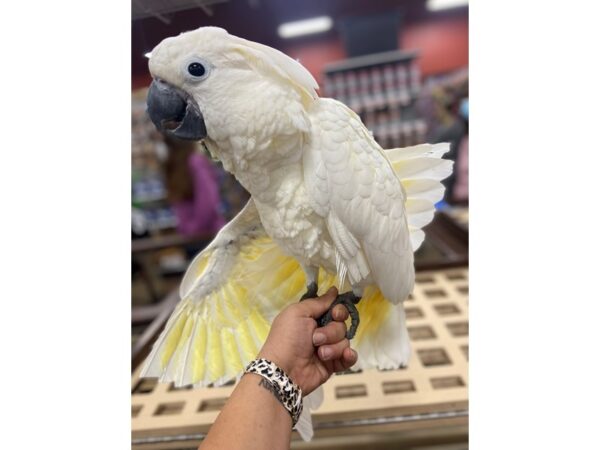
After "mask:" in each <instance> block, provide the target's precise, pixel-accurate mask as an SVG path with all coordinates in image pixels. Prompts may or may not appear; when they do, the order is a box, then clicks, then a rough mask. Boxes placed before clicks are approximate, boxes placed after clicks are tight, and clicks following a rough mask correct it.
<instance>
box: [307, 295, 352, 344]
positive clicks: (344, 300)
mask: <svg viewBox="0 0 600 450" xmlns="http://www.w3.org/2000/svg"><path fill="white" fill-rule="evenodd" d="M359 301H360V297H357V296H356V295H354V292H352V291H350V292H345V293H343V294H340V295H338V296H337V297H336V299H335V300H334V302H333V303H332V304H331V306H330V307H329V309H328V310H327V312H326V313H325V314H323V315H322V316H321V317H319V318H318V319H317V324H318V326H319V327H324V326H325V325H327V324H328V323H330V322H331V321H333V308H334V307H335V306H336V305H339V304H342V305H344V306H345V307H346V309H347V310H348V313H349V314H350V318H351V319H352V325H351V326H350V329H349V330H348V331H346V338H347V339H348V340H350V339H352V338H353V337H354V335H355V334H356V330H357V329H358V324H359V323H360V318H359V316H358V309H356V306H355V305H356V304H357V303H358V302H359Z"/></svg>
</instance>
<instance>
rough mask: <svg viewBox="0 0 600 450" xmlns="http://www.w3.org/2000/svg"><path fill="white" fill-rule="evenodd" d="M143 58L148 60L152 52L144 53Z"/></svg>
mask: <svg viewBox="0 0 600 450" xmlns="http://www.w3.org/2000/svg"><path fill="white" fill-rule="evenodd" d="M144 56H145V57H146V58H148V59H150V58H151V57H152V52H148V53H144Z"/></svg>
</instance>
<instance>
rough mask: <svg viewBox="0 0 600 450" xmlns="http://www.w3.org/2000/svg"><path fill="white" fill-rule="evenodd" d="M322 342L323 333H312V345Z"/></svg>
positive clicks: (323, 339) (323, 338)
mask: <svg viewBox="0 0 600 450" xmlns="http://www.w3.org/2000/svg"><path fill="white" fill-rule="evenodd" d="M323 342H325V335H324V334H323V333H319V332H316V333H315V334H313V344H314V345H321V344H322V343H323Z"/></svg>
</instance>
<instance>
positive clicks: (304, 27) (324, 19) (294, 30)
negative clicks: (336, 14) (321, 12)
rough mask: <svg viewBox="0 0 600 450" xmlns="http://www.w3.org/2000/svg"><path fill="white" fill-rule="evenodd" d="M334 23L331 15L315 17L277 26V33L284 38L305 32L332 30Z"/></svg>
mask: <svg viewBox="0 0 600 450" xmlns="http://www.w3.org/2000/svg"><path fill="white" fill-rule="evenodd" d="M332 25H333V21H332V20H331V17H328V16H321V17H313V18H312V19H306V20H298V21H296V22H287V23H283V24H281V25H279V27H278V28H277V33H279V36H280V37H282V38H293V37H296V36H302V35H305V34H314V33H322V32H324V31H327V30H330V29H331V26H332Z"/></svg>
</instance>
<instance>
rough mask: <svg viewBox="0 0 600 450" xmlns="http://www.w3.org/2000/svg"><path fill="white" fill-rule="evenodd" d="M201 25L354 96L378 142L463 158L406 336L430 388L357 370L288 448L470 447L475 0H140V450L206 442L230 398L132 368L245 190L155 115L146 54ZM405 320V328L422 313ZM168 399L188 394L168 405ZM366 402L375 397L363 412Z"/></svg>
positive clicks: (136, 14)
mask: <svg viewBox="0 0 600 450" xmlns="http://www.w3.org/2000/svg"><path fill="white" fill-rule="evenodd" d="M200 26H219V27H222V28H225V29H226V30H227V31H228V32H229V33H231V34H234V35H237V36H240V37H243V38H246V39H250V40H253V41H257V42H260V43H262V44H266V45H269V46H272V47H275V48H277V49H279V50H281V51H282V52H284V53H286V54H288V55H289V56H291V57H293V58H295V59H298V60H299V61H300V62H301V63H302V64H303V65H304V66H305V67H306V68H307V69H308V70H309V71H310V72H311V73H312V74H313V76H314V77H315V78H316V80H317V81H318V82H319V85H320V91H319V94H320V96H322V97H333V98H336V99H338V100H340V101H342V102H344V103H346V104H347V105H348V106H349V107H350V108H352V109H353V110H354V111H355V112H356V113H358V114H359V115H360V117H361V118H362V120H363V122H364V124H365V125H366V126H367V127H368V128H369V130H371V131H372V132H373V134H374V136H375V138H376V140H377V141H378V142H379V143H380V145H381V146H382V147H383V148H395V147H406V146H411V145H416V144H419V143H423V142H430V143H435V142H450V143H451V151H450V152H449V153H448V154H447V155H446V156H445V157H446V158H449V159H452V160H454V161H455V171H454V174H453V175H452V176H451V177H450V178H449V179H448V180H446V181H445V184H446V187H447V190H446V196H445V198H444V200H443V201H442V202H440V203H439V204H438V205H437V206H438V210H439V212H438V213H437V214H436V218H435V219H434V221H433V223H432V224H430V225H429V226H428V227H426V228H425V231H426V233H427V238H426V241H425V243H424V244H423V246H422V247H421V248H420V249H419V251H418V252H417V254H416V267H417V270H418V271H419V275H418V277H417V288H416V289H415V293H414V294H413V296H412V297H413V298H411V300H412V301H414V302H415V304H414V305H413V306H412V309H413V310H414V311H413V313H414V317H413V319H414V320H415V322H414V323H415V325H414V326H413V327H409V332H411V338H412V340H413V341H423V342H425V344H424V345H425V347H423V348H421V347H419V345H417V346H416V354H417V356H416V357H415V362H414V364H413V363H411V364H409V370H413V369H414V368H416V369H421V370H430V371H431V372H427V373H431V376H430V378H428V380H429V381H427V382H424V381H422V379H423V378H424V375H423V373H425V372H418V371H417V372H415V373H414V374H413V373H412V372H406V373H405V372H402V371H398V372H402V374H401V376H400V378H397V377H396V378H394V377H395V375H394V374H355V375H348V377H346V378H348V379H350V378H351V377H359V376H362V377H364V379H359V378H356V380H355V381H354V382H353V383H351V384H350V385H348V386H350V388H348V390H346V391H344V389H342V390H341V391H340V392H338V390H337V389H338V387H340V386H341V388H344V386H342V385H340V386H338V387H336V388H335V389H336V391H335V393H334V394H332V398H331V402H332V404H331V407H330V408H329V409H328V408H325V409H326V410H327V411H330V414H329V415H327V414H324V415H323V417H322V420H320V418H319V420H317V419H315V422H316V425H315V428H316V430H317V435H316V439H315V440H313V442H311V443H309V444H304V443H301V442H298V441H294V443H293V445H292V447H293V448H304V447H306V448H398V447H397V446H398V445H400V444H401V445H402V448H448V449H451V448H452V449H454V448H466V447H467V443H466V442H467V431H466V420H467V412H466V411H467V387H466V370H467V365H466V359H467V349H468V344H467V336H468V331H467V330H468V321H467V310H466V308H467V306H466V305H467V299H466V297H467V294H468V281H467V280H468V272H467V266H468V138H469V116H468V112H469V109H468V99H469V88H468V63H469V61H468V54H469V51H468V6H467V2H466V1H461V0H397V1H392V0H353V1H349V0H304V1H296V2H292V1H284V0H133V1H132V27H131V32H132V61H131V79H132V369H133V370H134V382H133V402H132V424H133V425H132V428H133V435H134V439H133V445H134V448H140V449H142V448H194V447H196V446H197V445H198V443H199V442H200V439H201V438H202V433H203V432H205V431H206V429H207V427H208V426H209V424H210V423H211V420H214V415H215V414H216V413H218V410H219V409H220V406H222V402H223V401H224V399H226V393H225V394H218V395H217V394H215V392H217V391H218V389H217V388H215V389H213V390H212V391H210V392H204V393H194V394H193V395H204V397H200V399H199V401H200V406H198V405H195V406H193V407H192V406H188V404H187V401H188V400H187V399H188V398H189V395H192V394H191V393H190V392H187V393H185V392H184V393H182V392H176V390H175V389H173V388H172V387H168V388H164V389H163V388H158V387H156V383H153V382H151V381H144V380H138V379H137V378H136V376H135V372H136V369H137V368H138V366H139V364H140V363H141V362H142V361H143V358H144V357H145V355H147V353H148V351H149V349H150V348H151V345H152V343H153V342H154V340H155V339H156V337H157V335H158V334H159V332H160V331H161V329H162V327H163V326H164V324H165V322H166V320H167V319H168V317H169V315H170V313H171V311H172V309H173V307H174V305H175V304H176V303H177V301H178V300H179V297H178V293H177V287H178V285H179V282H180V281H181V277H182V275H183V273H184V271H185V269H186V267H187V265H188V264H189V262H190V261H191V258H193V256H194V255H195V254H197V253H198V252H199V251H200V250H201V249H202V248H203V247H204V246H206V245H207V243H208V242H210V240H211V239H212V238H213V237H214V236H215V234H216V233H217V232H218V230H219V229H220V228H221V227H222V226H223V224H225V223H226V222H227V221H229V220H230V219H231V218H232V217H233V216H234V215H235V214H236V213H237V212H238V211H239V210H240V209H241V208H242V207H243V206H244V204H245V203H246V201H247V199H248V197H249V196H248V193H247V192H245V190H244V189H243V188H242V187H241V186H240V185H239V184H238V183H237V182H236V180H235V179H234V178H233V177H232V176H231V175H229V174H228V173H226V172H225V171H224V170H223V169H222V167H221V166H220V164H219V163H218V162H215V161H213V160H212V159H211V157H210V155H208V154H206V153H204V152H203V150H202V149H201V148H199V147H198V146H197V145H196V144H191V143H188V142H181V141H177V140H173V139H165V138H164V137H163V136H162V135H161V134H160V133H158V132H157V131H156V129H155V127H154V125H153V124H152V123H151V122H150V120H149V119H148V117H147V115H146V113H145V98H146V92H147V87H148V86H149V84H150V82H151V77H150V74H149V72H148V66H147V63H148V59H147V55H148V53H149V52H150V51H151V50H152V49H153V47H154V46H155V45H157V44H158V43H159V42H160V41H161V40H163V39H164V38H166V37H169V36H173V35H177V34H179V33H181V32H184V31H187V30H192V29H195V28H198V27H200ZM436 292H437V294H436ZM421 301H422V302H423V305H421V303H420V302H421ZM409 309H410V308H409ZM407 313H408V311H407ZM407 315H408V318H409V324H410V319H411V314H410V313H408V314H407ZM428 330H429V331H428ZM432 345H433V347H432ZM427 352H429V353H427ZM436 352H437V353H436ZM440 352H441V353H440ZM459 360H460V361H459ZM416 369H415V370H416ZM436 371H437V372H436ZM434 372H435V373H434ZM438 372H439V373H438ZM427 376H429V375H427ZM381 377H384V378H385V377H387V378H385V379H384V378H381ZM390 377H391V378H390ZM403 377H404V378H403ZM339 378H344V377H339ZM346 378H344V379H346ZM436 380H437V381H436ZM373 383H379V384H380V385H381V386H383V388H382V389H383V391H382V395H383V396H382V397H381V398H377V397H376V396H375V398H370V397H371V396H373V395H375V393H374V392H373V388H372V387H371V385H372V384H373ZM386 383H388V384H387V386H388V388H387V391H386ZM390 383H392V384H390ZM394 383H395V384H394ZM398 383H399V384H398ZM403 383H404V384H403ZM407 383H408V384H407ZM410 383H412V389H410V387H411V384H410ZM363 384H364V385H365V389H364V392H363V391H362V390H361V388H360V386H362V385H363ZM352 386H354V387H352ZM357 386H358V387H357ZM390 386H395V387H392V388H390ZM377 389H379V388H377ZM204 391H208V390H204ZM344 392H346V394H347V395H344ZM169 394H170V395H172V396H176V395H182V394H185V395H188V397H177V398H175V400H169V399H170V398H171V397H169ZM400 394H402V395H400ZM167 397H168V399H167V400H165V399H166V398H167ZM348 397H350V398H348ZM356 397H358V398H362V399H363V400H364V401H365V402H367V403H365V404H364V405H363V406H361V403H360V401H359V399H357V398H356ZM211 399H212V400H211ZM390 399H391V400H390ZM327 401H329V399H327ZM369 401H370V403H369ZM148 402H149V404H150V406H148V405H147V403H148ZM211 402H212V403H211ZM336 402H337V403H336ZM202 405H204V406H202ZM328 406H329V404H328ZM331 408H333V409H331ZM361 408H362V409H361ZM361 410H363V411H365V412H364V414H361V412H360V411H361ZM331 411H333V412H331ZM336 414H337V415H336ZM211 418H212V419H211ZM386 418H387V419H386ZM165 420H166V422H165ZM357 420H358V422H356V421H357ZM361 420H362V422H361ZM353 421H354V422H353ZM336 424H337V425H336ZM349 436H351V438H349Z"/></svg>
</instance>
